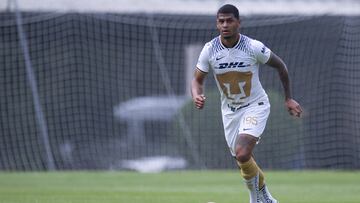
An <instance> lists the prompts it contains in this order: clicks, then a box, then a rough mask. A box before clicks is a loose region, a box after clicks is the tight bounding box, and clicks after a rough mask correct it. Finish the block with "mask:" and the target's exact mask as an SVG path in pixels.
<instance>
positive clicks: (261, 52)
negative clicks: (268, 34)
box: [252, 40, 271, 64]
mask: <svg viewBox="0 0 360 203" xmlns="http://www.w3.org/2000/svg"><path fill="white" fill-rule="evenodd" d="M252 45H253V48H254V54H255V57H256V59H257V61H259V62H260V63H262V64H265V63H266V62H267V61H268V60H269V58H270V54H271V50H270V49H269V48H267V47H266V46H265V45H264V44H263V43H262V42H260V41H257V40H253V42H252Z"/></svg>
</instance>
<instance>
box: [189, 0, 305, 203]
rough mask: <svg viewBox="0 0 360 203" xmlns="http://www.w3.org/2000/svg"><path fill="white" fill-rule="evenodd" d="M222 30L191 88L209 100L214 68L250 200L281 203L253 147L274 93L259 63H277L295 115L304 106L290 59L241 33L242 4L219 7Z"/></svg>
mask: <svg viewBox="0 0 360 203" xmlns="http://www.w3.org/2000/svg"><path fill="white" fill-rule="evenodd" d="M217 28H218V30H219V32H220V36H218V37H216V38H214V39H213V40H211V41H210V42H208V43H206V44H205V46H204V48H203V50H202V51H201V53H200V56H199V60H198V63H197V67H196V70H195V76H194V79H193V81H192V84H191V92H192V97H193V101H194V104H195V106H196V108H198V109H202V108H203V107H204V104H205V99H206V98H205V96H204V92H203V89H204V80H205V78H206V75H207V73H208V72H209V70H210V69H212V71H213V73H214V77H215V80H216V82H217V86H218V88H219V90H220V94H221V110H222V119H223V125H224V131H225V138H226V142H227V144H228V146H229V148H230V152H231V154H232V155H233V156H234V157H235V158H236V160H237V163H238V165H239V167H240V169H241V175H242V177H243V178H244V179H245V183H246V185H247V187H248V189H249V194H250V203H259V202H263V203H276V202H277V200H276V199H274V198H273V197H272V196H271V194H270V193H269V190H268V189H267V187H266V185H265V182H264V174H263V172H262V171H261V169H260V168H259V166H258V165H257V164H256V162H255V160H254V158H253V156H252V153H253V150H254V147H255V145H256V143H257V142H258V140H259V138H260V135H261V134H262V132H263V131H264V129H265V125H266V121H267V118H268V116H269V113H270V104H269V100H268V96H267V94H266V93H265V91H264V89H263V87H262V86H261V84H260V81H259V64H267V65H269V66H271V67H273V68H275V69H276V70H277V71H278V73H279V76H280V80H281V82H282V85H283V87H284V92H285V106H286V107H287V109H288V111H289V113H290V114H291V115H293V116H296V117H300V115H301V113H302V109H301V107H300V105H299V104H298V103H297V102H296V101H295V100H294V99H292V96H291V92H290V84H289V76H288V71H287V68H286V65H285V63H284V62H283V61H282V60H281V59H280V58H279V57H278V56H277V55H276V54H274V53H273V52H271V51H270V49H268V48H267V47H266V46H264V44H263V43H261V42H259V41H257V40H254V39H251V38H249V37H247V36H245V35H243V34H240V33H239V28H240V18H239V11H238V9H237V8H236V7H235V6H233V5H230V4H227V5H224V6H222V7H221V8H220V9H219V10H218V12H217Z"/></svg>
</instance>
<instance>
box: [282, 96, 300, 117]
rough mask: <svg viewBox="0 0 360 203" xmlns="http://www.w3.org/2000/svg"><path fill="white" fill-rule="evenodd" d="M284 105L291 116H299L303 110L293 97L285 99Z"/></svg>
mask: <svg viewBox="0 0 360 203" xmlns="http://www.w3.org/2000/svg"><path fill="white" fill-rule="evenodd" d="M285 106H286V108H287V110H288V112H289V114H290V115H292V116H296V117H300V116H301V114H302V112H303V111H302V108H301V106H300V104H299V103H297V102H296V101H295V100H293V99H287V100H286V101H285Z"/></svg>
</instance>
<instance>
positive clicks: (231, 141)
mask: <svg viewBox="0 0 360 203" xmlns="http://www.w3.org/2000/svg"><path fill="white" fill-rule="evenodd" d="M269 114H270V103H269V101H267V100H265V101H260V102H256V103H252V104H250V105H248V106H245V107H243V108H241V109H238V110H234V109H233V110H230V108H229V110H227V111H225V112H223V117H222V118H223V125H224V131H225V139H226V142H227V144H228V146H229V149H230V152H231V154H232V156H235V148H236V141H237V138H238V136H239V135H240V134H248V135H251V136H254V137H256V138H259V139H260V136H261V134H262V133H263V132H264V129H265V126H266V121H267V119H268V117H269Z"/></svg>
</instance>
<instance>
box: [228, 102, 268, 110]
mask: <svg viewBox="0 0 360 203" xmlns="http://www.w3.org/2000/svg"><path fill="white" fill-rule="evenodd" d="M257 104H258V105H259V106H261V105H264V102H258V103H257ZM248 106H250V103H247V104H245V105H243V106H239V107H232V106H230V105H229V104H228V107H229V109H230V110H231V111H232V112H235V111H238V110H240V109H242V108H245V107H248Z"/></svg>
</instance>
